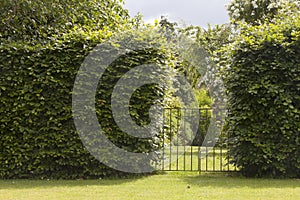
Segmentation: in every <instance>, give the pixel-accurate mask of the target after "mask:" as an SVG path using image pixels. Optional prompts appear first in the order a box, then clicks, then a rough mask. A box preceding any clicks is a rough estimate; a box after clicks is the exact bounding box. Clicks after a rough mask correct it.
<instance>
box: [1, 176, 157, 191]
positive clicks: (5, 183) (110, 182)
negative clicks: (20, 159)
mask: <svg viewBox="0 0 300 200" xmlns="http://www.w3.org/2000/svg"><path fill="white" fill-rule="evenodd" d="M152 175H154V174H152ZM149 176H151V175H150V174H148V175H136V176H132V177H128V178H104V179H87V180H84V179H77V180H49V179H45V180H30V179H11V180H0V191H1V189H30V188H54V187H66V188H68V187H81V186H114V185H122V184H127V183H130V182H135V181H138V180H142V179H146V178H147V177H149Z"/></svg>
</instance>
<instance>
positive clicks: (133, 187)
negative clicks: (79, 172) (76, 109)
mask: <svg viewBox="0 0 300 200" xmlns="http://www.w3.org/2000/svg"><path fill="white" fill-rule="evenodd" d="M0 199H3V200H4V199H5V200H13V199H17V200H24V199H26V200H27V199H28V200H40V199H43V200H44V199H45V200H47V199H55V200H65V199H66V200H69V199H78V200H81V199H82V200H83V199H84V200H86V199H89V200H90V199H91V200H93V199H97V200H102V199H104V200H105V199H108V200H110V199H116V200H118V199H120V200H123V199H125V200H126V199H130V200H132V199H143V200H144V199H146V200H147V199H149V200H152V199H170V200H176V199H178V200H179V199H180V200H182V199H200V200H201V199H205V200H208V199H209V200H211V199H222V200H227V199H230V200H232V199H233V200H234V199H239V200H240V199H255V200H257V199H262V200H274V199H275V200H277V199H278V200H279V199H280V200H281V199H287V200H289V199H291V200H295V199H300V180H275V179H246V178H243V177H239V176H236V175H230V174H226V173H219V174H211V173H210V174H199V173H197V172H193V173H192V172H168V173H166V174H159V175H153V176H147V177H143V178H132V179H122V180H121V179H118V180H77V181H63V180H59V181H57V180H49V181H47V180H5V181H3V180H2V181H0Z"/></svg>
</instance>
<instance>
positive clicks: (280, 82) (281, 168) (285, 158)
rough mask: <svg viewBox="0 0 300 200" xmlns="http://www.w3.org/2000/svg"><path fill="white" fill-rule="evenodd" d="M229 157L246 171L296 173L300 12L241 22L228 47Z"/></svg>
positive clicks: (299, 173)
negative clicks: (272, 20) (267, 20)
mask: <svg viewBox="0 0 300 200" xmlns="http://www.w3.org/2000/svg"><path fill="white" fill-rule="evenodd" d="M226 51H228V53H227V55H226V56H228V57H226V59H228V60H229V65H228V66H227V67H226V68H225V74H224V81H225V85H226V87H227V89H228V91H229V102H228V103H229V104H228V107H229V117H228V122H229V124H228V133H229V139H230V140H229V142H230V151H229V153H230V156H231V159H232V162H233V163H234V164H235V165H236V166H237V167H239V168H240V169H241V170H242V172H243V173H244V174H245V175H246V176H272V177H281V176H284V177H298V178H299V177H300V148H299V147H300V133H299V132H300V17H294V18H293V17H290V18H288V19H286V20H284V21H282V20H281V21H280V20H277V22H276V23H273V24H269V23H266V24H264V25H262V26H249V25H245V26H244V27H243V28H242V29H241V32H240V36H239V37H238V39H237V40H236V42H235V43H234V45H233V46H231V47H229V48H228V49H226Z"/></svg>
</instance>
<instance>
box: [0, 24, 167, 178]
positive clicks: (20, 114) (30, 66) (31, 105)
mask: <svg viewBox="0 0 300 200" xmlns="http://www.w3.org/2000/svg"><path fill="white" fill-rule="evenodd" d="M131 33H132V34H131V35H130V34H128V35H127V36H128V37H125V38H120V39H121V40H122V39H124V40H127V39H129V38H130V40H131V41H133V42H135V43H136V44H139V43H142V42H141V41H143V39H145V38H146V40H145V41H143V42H144V43H145V44H149V45H150V46H151V45H153V44H154V43H155V42H157V49H151V48H150V49H147V48H146V49H143V50H140V51H133V52H131V53H129V54H128V55H124V56H121V57H120V58H118V59H117V60H116V61H115V62H114V63H112V65H110V66H109V69H108V70H107V72H106V73H105V74H104V76H103V79H105V81H104V82H102V83H101V84H100V85H99V87H98V92H97V94H96V98H97V101H96V102H97V103H96V108H97V116H98V118H99V122H100V124H101V126H102V128H103V130H107V131H106V134H107V136H108V137H109V139H110V140H111V141H112V142H114V143H115V145H117V146H119V147H122V148H123V149H127V150H129V151H133V152H143V153H144V152H149V151H153V150H154V148H155V147H157V146H158V145H159V140H158V141H157V138H152V139H151V138H150V139H149V138H147V139H136V138H133V137H129V136H128V135H126V134H124V133H123V132H122V131H121V130H120V129H119V128H118V126H117V125H116V124H115V123H114V121H113V118H112V113H111V108H110V106H111V105H110V102H109V101H110V98H111V92H112V89H113V87H114V84H115V83H116V82H117V81H118V80H119V79H120V77H122V75H123V74H124V73H126V71H129V70H130V69H131V68H133V67H136V66H138V65H141V64H147V63H149V64H152V63H156V64H158V65H164V64H167V63H168V62H170V61H171V60H172V58H171V57H168V52H166V51H165V50H164V49H163V47H161V48H160V46H159V45H163V44H164V43H163V42H162V40H163V39H161V38H159V37H160V36H159V35H156V36H157V37H154V36H153V35H151V37H148V36H147V34H148V33H149V34H152V32H151V31H150V32H147V29H145V31H141V32H139V31H136V30H134V31H132V32H131ZM110 36H111V32H109V31H107V32H105V31H95V32H85V31H82V30H77V31H73V32H72V33H69V34H66V35H65V36H64V37H62V38H60V40H55V41H52V43H51V44H47V45H36V46H30V45H26V43H25V44H24V43H10V44H7V45H6V44H4V45H0V59H1V60H0V61H1V63H2V64H1V69H0V70H1V76H0V83H1V86H0V96H1V106H0V112H1V118H0V121H1V124H0V132H1V135H0V146H1V149H2V151H1V152H0V163H1V166H0V177H1V178H68V179H69V178H80V177H103V176H124V175H125V173H122V172H119V171H116V170H113V169H110V168H109V167H106V166H105V165H103V164H101V163H100V162H99V161H97V160H96V159H95V158H93V157H92V156H91V155H90V154H89V153H88V151H87V150H85V148H84V147H83V145H82V142H81V140H80V138H79V135H78V134H77V132H76V129H75V126H74V122H73V116H72V90H73V85H74V81H75V77H76V74H77V72H78V70H79V67H80V66H81V64H82V63H83V61H84V59H85V58H86V56H87V55H88V53H89V52H90V51H91V50H92V49H93V48H94V47H95V46H96V45H97V44H99V43H102V42H103V41H104V40H107V38H108V37H110ZM147 38H148V40H147ZM115 42H118V40H115ZM120 43H122V41H121V42H120ZM170 53H171V52H170ZM147 76H149V74H147ZM166 78H167V77H166ZM157 91H160V92H162V91H161V90H159V88H157V86H155V85H149V86H145V87H142V88H141V89H140V90H137V91H136V92H135V93H134V95H133V96H132V98H131V99H130V102H131V104H132V105H131V114H132V118H133V120H135V121H136V123H137V124H140V125H146V124H148V123H149V122H150V121H149V112H148V111H149V108H150V106H151V105H153V103H154V102H157V101H159V99H160V98H161V95H159V94H158V93H156V92H157ZM103 102H104V103H103ZM153 144H156V145H153Z"/></svg>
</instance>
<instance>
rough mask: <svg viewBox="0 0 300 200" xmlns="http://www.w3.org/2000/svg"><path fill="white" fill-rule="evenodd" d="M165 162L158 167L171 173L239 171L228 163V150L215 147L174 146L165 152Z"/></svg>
mask: <svg viewBox="0 0 300 200" xmlns="http://www.w3.org/2000/svg"><path fill="white" fill-rule="evenodd" d="M164 158H165V161H164V162H161V163H160V166H159V167H157V168H158V169H160V170H162V169H163V170H169V171H237V170H238V169H237V168H235V167H234V166H233V165H231V164H229V165H228V164H227V163H228V159H227V150H226V149H224V148H223V149H222V148H218V147H214V148H206V147H195V146H194V147H191V146H186V147H183V146H172V147H171V148H170V147H168V148H167V149H166V150H165V152H164Z"/></svg>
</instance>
